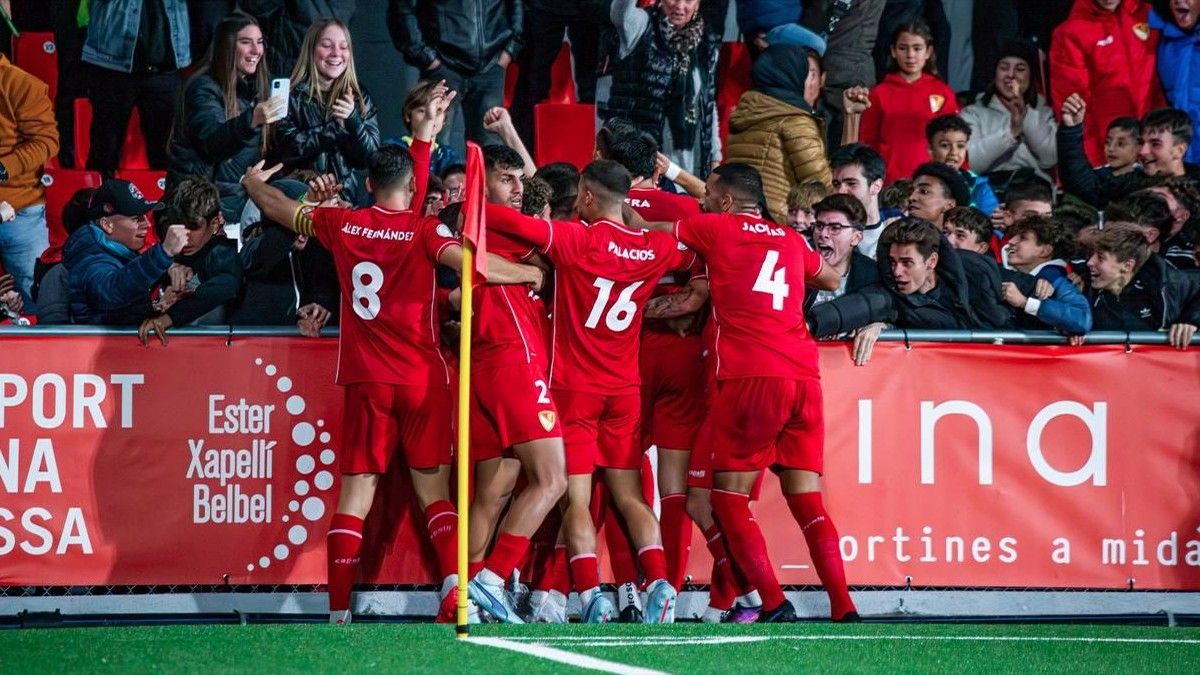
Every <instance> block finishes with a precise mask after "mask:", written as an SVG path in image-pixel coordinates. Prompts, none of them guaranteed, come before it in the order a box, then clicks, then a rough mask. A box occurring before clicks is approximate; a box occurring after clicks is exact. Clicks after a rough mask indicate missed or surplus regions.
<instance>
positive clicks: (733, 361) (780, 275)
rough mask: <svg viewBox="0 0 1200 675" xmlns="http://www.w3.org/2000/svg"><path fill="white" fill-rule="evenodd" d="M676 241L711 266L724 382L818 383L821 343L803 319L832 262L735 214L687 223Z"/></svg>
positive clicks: (798, 240)
mask: <svg viewBox="0 0 1200 675" xmlns="http://www.w3.org/2000/svg"><path fill="white" fill-rule="evenodd" d="M675 236H676V237H678V238H679V241H681V242H683V243H684V244H687V245H688V246H689V247H691V248H693V249H695V250H696V252H697V253H699V254H700V255H702V256H704V259H705V261H707V262H708V283H709V288H710V290H711V293H712V303H713V319H714V321H715V322H716V352H717V379H718V380H729V379H735V378H743V377H785V378H792V379H806V378H813V379H815V378H818V377H819V374H818V372H819V371H818V368H817V343H816V342H815V341H814V340H813V338H812V336H811V335H809V333H808V325H807V324H806V323H805V321H804V284H805V282H807V281H809V280H810V279H812V278H814V277H816V276H817V275H818V274H820V272H821V266H822V265H824V262H825V261H824V259H822V258H821V256H820V255H818V254H817V252H816V251H814V250H813V249H812V247H811V246H810V245H809V244H808V241H807V240H805V238H804V237H803V236H801V235H800V234H797V233H796V231H795V230H793V229H791V228H790V227H785V226H783V225H776V224H775V223H772V222H770V221H767V220H763V219H762V218H759V217H756V216H750V215H743V214H728V213H719V214H704V215H700V216H696V217H694V218H689V219H687V220H681V221H679V222H677V223H675Z"/></svg>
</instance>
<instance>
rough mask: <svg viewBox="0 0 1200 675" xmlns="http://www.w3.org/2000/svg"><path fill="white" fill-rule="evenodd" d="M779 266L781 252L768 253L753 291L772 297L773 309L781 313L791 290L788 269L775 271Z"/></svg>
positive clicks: (781, 268) (783, 268)
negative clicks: (788, 281)
mask: <svg viewBox="0 0 1200 675" xmlns="http://www.w3.org/2000/svg"><path fill="white" fill-rule="evenodd" d="M778 264H779V251H767V257H765V258H763V262H762V268H760V269H759V270H758V278H757V279H755V280H754V288H753V289H752V290H754V291H756V292H758V293H766V294H767V295H769V296H771V309H773V310H775V311H776V312H781V311H783V301H784V300H785V299H787V296H788V291H789V290H790V289H789V286H788V283H787V268H786V267H780V268H779V269H775V266H776V265H778Z"/></svg>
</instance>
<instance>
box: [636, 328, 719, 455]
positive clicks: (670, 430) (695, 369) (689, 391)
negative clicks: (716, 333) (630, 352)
mask: <svg viewBox="0 0 1200 675" xmlns="http://www.w3.org/2000/svg"><path fill="white" fill-rule="evenodd" d="M702 352H703V350H702V346H701V341H700V337H699V336H693V337H685V338H681V337H679V336H678V335H674V334H671V333H657V332H647V333H645V334H643V335H642V345H641V352H640V353H641V356H640V359H639V360H640V361H641V367H640V370H641V376H642V445H644V446H646V447H649V446H651V445H657V446H658V447H660V448H666V449H668V450H690V449H691V447H692V443H693V442H694V441H695V439H696V432H697V430H698V429H699V428H700V423H701V421H703V419H704V358H703V356H702Z"/></svg>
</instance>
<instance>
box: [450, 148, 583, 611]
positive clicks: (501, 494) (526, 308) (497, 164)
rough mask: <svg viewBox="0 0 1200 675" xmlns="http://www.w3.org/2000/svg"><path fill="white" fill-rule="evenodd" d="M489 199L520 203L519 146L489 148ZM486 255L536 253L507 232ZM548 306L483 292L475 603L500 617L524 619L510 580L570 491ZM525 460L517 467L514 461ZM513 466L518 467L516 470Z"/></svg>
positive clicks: (474, 454) (517, 294)
mask: <svg viewBox="0 0 1200 675" xmlns="http://www.w3.org/2000/svg"><path fill="white" fill-rule="evenodd" d="M483 154H484V165H485V168H486V170H487V190H488V203H490V204H498V205H502V206H512V205H514V204H516V205H519V204H520V200H521V195H522V192H521V190H522V184H521V170H522V169H523V168H524V164H525V162H524V160H523V159H522V158H521V156H520V155H518V154H517V153H516V152H515V151H513V150H512V149H511V148H508V147H506V146H503V145H488V146H486V147H485V148H484V149H483ZM488 252H489V253H491V254H493V255H498V256H500V257H503V258H504V259H506V260H510V261H512V262H524V261H526V260H528V259H529V258H530V257H531V256H532V255H533V254H534V253H536V251H535V250H534V248H533V247H532V246H531V245H530V244H528V243H526V242H522V241H519V240H517V239H515V238H513V237H511V236H508V235H505V234H504V233H503V232H499V231H492V232H490V233H489V236H488ZM544 315H545V305H544V304H543V303H542V301H541V299H540V298H538V297H537V296H536V295H534V294H533V293H532V292H531V291H530V290H529V289H527V288H522V287H520V286H502V285H485V286H482V287H480V288H479V289H478V290H477V291H476V295H475V327H476V330H475V335H474V336H473V345H472V361H473V363H472V373H473V378H472V380H473V382H472V391H471V431H472V439H471V459H472V460H473V461H474V462H475V495H474V499H473V500H472V502H471V517H470V519H469V522H470V525H469V527H470V560H471V567H472V570H471V583H470V586H469V592H470V594H471V599H472V600H474V601H475V602H476V603H477V604H478V605H480V606H481V607H482V608H483V609H484V610H486V611H487V612H488V614H490V615H491V616H492V617H494V618H496V619H498V620H500V621H504V622H507V623H523V622H522V620H521V619H520V617H519V616H518V615H517V609H516V606H515V603H514V602H513V600H512V597H511V596H510V595H509V593H508V592H507V590H505V588H504V582H505V580H506V579H508V577H509V576H511V575H512V572H513V570H514V569H516V567H517V566H518V565H519V564H520V563H521V561H522V560H523V559H524V557H525V554H526V552H527V551H528V550H529V541H530V538H531V537H532V536H533V535H534V534H535V533H536V532H537V530H538V528H539V527H540V526H541V524H542V521H543V520H544V519H545V518H546V514H547V513H549V512H550V510H551V509H553V508H554V507H555V506H556V505H557V503H558V500H559V499H560V498H561V497H562V496H563V493H564V492H565V491H566V489H567V472H566V465H565V460H564V455H563V441H562V427H561V425H560V424H559V415H558V411H557V409H556V408H555V407H554V402H553V400H551V395H550V390H549V378H548V377H547V376H546V368H547V367H548V365H549V355H548V353H547V350H546V347H545V341H544V340H543V337H542V327H541V326H542V322H543V319H542V317H543V316H544ZM514 456H515V458H516V459H517V460H520V461H519V463H518V462H517V461H515V460H514V459H513V457H514ZM514 465H515V466H514ZM521 468H524V470H525V476H526V479H527V480H526V485H525V487H524V488H523V489H522V490H521V492H520V493H519V494H518V495H517V497H516V498H515V499H514V500H513V502H512V506H511V507H510V508H509V510H508V514H507V515H506V516H505V518H504V522H503V523H502V524H501V525H500V531H499V535H498V536H497V537H496V539H495V544H494V545H493V546H492V552H491V554H490V555H487V558H486V560H485V559H484V555H485V554H486V553H487V548H488V544H489V543H491V541H492V535H493V533H494V531H495V529H496V521H497V520H498V519H499V517H500V513H501V512H502V511H503V509H504V506H505V505H506V504H507V502H508V498H509V495H511V494H512V492H513V488H514V486H515V484H516V481H517V475H518V472H519V471H520V469H521Z"/></svg>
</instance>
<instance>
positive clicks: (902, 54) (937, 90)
mask: <svg viewBox="0 0 1200 675" xmlns="http://www.w3.org/2000/svg"><path fill="white" fill-rule="evenodd" d="M892 58H893V59H894V61H895V63H894V64H893V66H892V70H891V72H889V73H888V74H887V75H886V76H884V78H883V81H882V82H880V83H879V84H878V85H876V86H875V87H874V88H873V89H871V95H870V105H869V106H868V107H867V109H866V112H864V113H863V115H862V126H861V129H860V132H859V134H860V139H861V141H862V142H863V143H866V144H867V145H870V146H871V147H873V148H875V149H876V150H878V151H879V154H881V155H883V160H884V162H885V163H886V165H887V175H886V177H885V179H884V182H885V183H891V182H892V181H895V180H896V179H899V178H908V177H910V176H912V173H913V170H915V169H916V168H917V167H918V166H920V165H921V164H923V163H924V162H926V161H928V160H929V152H928V148H927V144H926V141H925V136H924V135H923V131H924V129H925V125H926V124H927V123H928V122H929V121H930V120H932V119H933V118H935V117H937V116H939V115H951V114H956V113H958V102H957V101H956V100H955V98H954V91H953V90H952V89H950V87H949V85H947V84H946V83H945V82H943V81H941V80H939V79H938V78H937V59H936V57H935V54H934V52H933V33H931V32H930V30H929V26H927V25H926V24H925V22H924V21H914V22H912V23H906V24H904V25H902V26H900V28H898V29H897V30H896V33H895V35H894V36H893V37H892ZM847 112H848V114H849V110H848V111H847Z"/></svg>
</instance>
